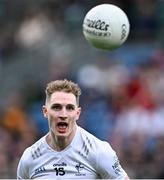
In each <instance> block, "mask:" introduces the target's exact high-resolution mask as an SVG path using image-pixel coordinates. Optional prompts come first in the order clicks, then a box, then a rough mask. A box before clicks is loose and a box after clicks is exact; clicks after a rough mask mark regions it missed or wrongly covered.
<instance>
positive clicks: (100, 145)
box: [79, 127, 112, 151]
mask: <svg viewBox="0 0 164 180" xmlns="http://www.w3.org/2000/svg"><path fill="white" fill-rule="evenodd" d="M79 130H80V133H81V136H82V138H83V139H85V140H86V141H88V142H90V143H91V144H92V145H93V146H94V148H95V149H96V150H100V151H101V149H102V150H103V149H108V150H110V151H112V147H111V145H110V144H109V142H107V141H104V140H101V139H99V138H97V137H96V136H94V135H93V134H91V133H90V132H88V131H87V130H85V129H84V128H82V127H79Z"/></svg>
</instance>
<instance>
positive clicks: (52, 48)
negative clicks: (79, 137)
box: [0, 0, 164, 179]
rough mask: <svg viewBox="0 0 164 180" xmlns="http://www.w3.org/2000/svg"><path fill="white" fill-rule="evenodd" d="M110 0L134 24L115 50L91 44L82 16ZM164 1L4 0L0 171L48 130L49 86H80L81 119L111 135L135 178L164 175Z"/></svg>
mask: <svg viewBox="0 0 164 180" xmlns="http://www.w3.org/2000/svg"><path fill="white" fill-rule="evenodd" d="M102 3H112V4H115V5H117V6H119V7H120V8H122V9H123V10H124V11H125V12H126V14H127V15H128V17H129V21H130V25H131V31H130V35H129V37H128V40H127V41H126V43H125V44H124V45H123V46H122V47H120V48H119V49H117V50H114V51H111V52H109V51H104V50H98V49H96V48H93V47H91V45H89V44H88V43H87V42H86V40H85V39H84V36H83V33H82V22H83V19H84V16H85V14H86V13H87V12H88V10H89V9H91V8H92V7H94V6H95V5H98V4H102ZM163 10H164V1H163V0H133V1H131V0H123V1H122V0H94V1H89V0H38V1H33V0H22V1H19V0H12V1H11V0H0V85H1V87H0V178H1V179H3V178H11V179H14V178H16V167H17V163H18V161H19V158H20V156H21V155H22V152H23V150H24V149H25V148H26V147H28V146H29V145H31V144H32V143H33V142H35V141H36V140H37V139H39V138H40V137H41V136H43V135H45V134H46V133H47V131H48V125H47V120H46V119H44V117H43V115H42V105H43V104H44V99H45V94H44V89H45V87H46V84H47V83H48V82H49V81H51V80H55V79H59V78H67V79H72V80H74V81H76V82H77V83H79V85H80V86H81V88H82V96H81V107H82V109H83V112H82V115H81V118H80V120H79V124H80V125H81V126H83V127H84V128H85V129H87V130H88V131H89V132H91V133H93V134H95V135H96V136H97V137H99V138H101V139H103V140H107V141H108V142H110V143H111V145H112V147H113V148H114V149H115V150H116V152H117V153H118V156H119V159H120V161H121V164H122V166H123V167H124V169H125V170H126V171H127V173H128V175H129V176H130V178H136V179H146V178H150V179H162V178H164V166H163V164H164V11H163Z"/></svg>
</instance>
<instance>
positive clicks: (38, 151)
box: [22, 136, 45, 161]
mask: <svg viewBox="0 0 164 180" xmlns="http://www.w3.org/2000/svg"><path fill="white" fill-rule="evenodd" d="M44 144H45V136H43V137H41V138H40V139H39V140H37V141H36V142H35V143H34V144H32V145H31V146H29V147H27V148H26V149H25V150H24V152H23V154H22V159H23V160H24V161H31V160H34V159H36V158H38V157H39V156H41V155H42V154H43V153H42V152H43V148H44V147H45V146H44Z"/></svg>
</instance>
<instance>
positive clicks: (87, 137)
mask: <svg viewBox="0 0 164 180" xmlns="http://www.w3.org/2000/svg"><path fill="white" fill-rule="evenodd" d="M126 176H127V174H126V172H125V171H124V170H123V169H122V167H121V166H120V164H119V161H118V158H117V156H116V153H115V151H114V150H113V149H112V148H111V146H110V145H109V143H107V142H105V141H101V140H99V139H98V138H96V137H95V136H93V135H92V134H90V133H89V132H87V131H86V130H84V129H83V128H81V127H79V126H78V128H77V131H76V134H75V137H74V138H73V140H72V142H71V144H70V145H69V146H68V147H67V148H66V149H64V150H62V151H60V152H58V151H55V150H53V149H52V148H51V147H50V146H49V145H48V144H47V142H46V136H44V137H42V138H41V139H40V140H38V141H37V142H36V143H34V144H33V145H32V146H30V147H28V148H27V149H26V150H25V151H24V153H23V155H22V157H21V159H20V161H19V165H18V169H17V179H37V178H39V179H74V178H76V179H124V178H125V177H126Z"/></svg>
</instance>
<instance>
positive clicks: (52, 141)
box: [47, 127, 77, 151]
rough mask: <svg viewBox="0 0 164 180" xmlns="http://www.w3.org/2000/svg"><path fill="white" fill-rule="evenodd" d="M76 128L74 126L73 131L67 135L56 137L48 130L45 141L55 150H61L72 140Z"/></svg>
mask: <svg viewBox="0 0 164 180" xmlns="http://www.w3.org/2000/svg"><path fill="white" fill-rule="evenodd" d="M76 130H77V127H75V129H74V130H73V132H72V133H71V134H70V135H69V136H68V137H58V136H55V135H54V134H53V133H52V132H50V133H49V134H48V136H47V142H48V144H49V145H50V146H51V148H53V149H54V150H55V151H62V150H64V149H65V148H66V147H67V146H68V145H69V144H70V143H71V142H72V140H73V138H74V136H75V134H76Z"/></svg>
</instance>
